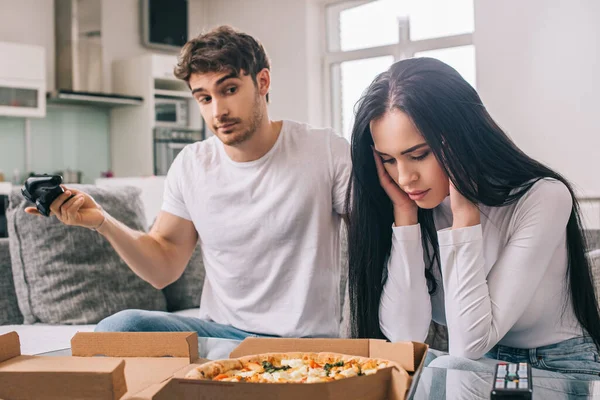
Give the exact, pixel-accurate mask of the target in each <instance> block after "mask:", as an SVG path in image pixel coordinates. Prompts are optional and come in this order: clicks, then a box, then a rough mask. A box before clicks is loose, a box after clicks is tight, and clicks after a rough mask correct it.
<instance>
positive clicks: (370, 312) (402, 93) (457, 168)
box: [346, 58, 600, 346]
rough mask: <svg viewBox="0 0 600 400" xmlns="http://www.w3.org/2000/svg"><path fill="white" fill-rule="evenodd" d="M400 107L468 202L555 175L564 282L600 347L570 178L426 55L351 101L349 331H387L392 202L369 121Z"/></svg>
mask: <svg viewBox="0 0 600 400" xmlns="http://www.w3.org/2000/svg"><path fill="white" fill-rule="evenodd" d="M393 109H397V110H400V111H402V112H404V113H406V114H407V115H408V116H409V117H410V118H411V119H412V121H413V122H414V124H415V125H416V127H417V128H418V130H419V131H420V132H421V134H422V135H423V137H424V138H425V140H426V142H427V144H428V145H429V146H430V147H431V150H432V152H433V154H434V155H435V157H436V158H437V159H438V161H439V163H440V165H441V166H442V168H443V169H444V170H445V172H446V174H447V175H448V177H449V178H450V180H451V181H452V183H453V184H454V185H455V187H456V188H457V190H458V191H459V192H460V193H461V194H462V195H463V196H465V197H466V198H467V199H468V200H470V201H471V202H473V203H475V204H484V205H486V206H491V207H499V206H504V205H508V204H512V203H514V202H516V201H517V200H519V199H520V198H521V197H522V196H523V195H524V194H525V193H527V191H528V190H529V189H530V188H531V187H532V186H533V184H534V183H535V182H537V181H538V180H540V179H543V178H554V179H557V180H559V181H561V182H563V183H564V184H565V185H566V186H567V188H568V189H569V191H570V192H571V197H572V198H573V208H572V210H571V215H570V217H569V221H568V223H567V252H568V269H567V280H568V287H569V292H570V298H571V302H572V304H573V309H574V312H575V316H576V317H577V320H578V321H579V323H580V324H581V325H582V326H583V328H584V329H585V330H586V331H587V333H588V334H589V335H590V336H591V337H592V338H593V339H594V342H595V343H596V345H597V346H598V345H600V315H599V313H598V303H597V300H596V296H595V292H594V286H593V283H592V277H591V272H590V265H589V261H588V259H587V257H586V255H585V251H586V243H585V238H584V235H583V232H582V224H581V219H580V213H579V206H578V203H577V200H576V198H575V195H574V192H573V189H572V187H571V184H570V183H569V182H568V181H567V180H566V179H565V178H563V177H562V176H561V175H560V174H558V173H556V172H554V171H552V170H551V169H550V168H548V167H546V166H545V165H543V164H541V163H539V162H537V161H535V160H533V159H532V158H530V157H528V156H527V155H526V154H525V153H523V152H522V151H521V150H520V149H519V148H518V147H517V146H516V145H515V144H514V143H513V142H512V141H511V140H510V138H509V137H508V136H507V135H506V134H505V133H504V132H503V131H502V129H500V127H499V126H498V125H497V124H496V123H495V122H494V121H493V120H492V118H491V117H490V115H489V114H488V112H487V110H486V109H485V107H484V105H483V104H482V102H481V99H480V98H479V95H478V94H477V92H476V91H475V90H474V89H473V88H472V87H471V86H470V85H469V84H468V83H467V82H466V81H465V80H464V79H463V78H462V77H461V76H460V74H459V73H458V72H456V71H455V70H454V69H453V68H451V67H450V66H448V65H446V64H444V63H443V62H441V61H438V60H436V59H432V58H413V59H408V60H403V61H399V62H397V63H395V64H394V65H392V66H391V67H390V69H389V70H388V71H386V72H384V73H382V74H380V75H379V76H377V77H376V78H375V80H374V81H373V83H371V85H370V86H369V87H368V88H367V90H366V91H365V93H364V94H363V96H362V98H361V99H360V101H359V103H358V104H357V110H356V119H355V123H354V127H353V129H352V164H353V166H352V177H351V181H350V185H349V187H348V192H347V198H346V212H347V213H348V253H349V254H348V256H349V278H348V279H349V291H350V307H351V331H352V336H353V337H360V338H385V337H384V335H383V333H382V332H381V329H380V325H379V302H380V298H381V293H382V289H383V285H384V283H385V277H386V276H387V270H386V267H387V265H386V264H387V259H388V257H389V255H390V249H391V242H392V224H393V221H394V218H393V210H392V204H391V201H390V199H389V198H388V196H387V195H386V193H385V192H384V190H383V189H382V187H381V185H380V184H379V180H378V177H377V171H376V168H375V161H374V159H373V152H372V150H371V146H372V145H373V139H372V136H371V131H370V127H369V123H370V122H371V121H373V120H376V119H378V118H380V117H382V116H383V115H384V114H385V113H386V112H387V111H390V110H393ZM418 220H419V223H420V224H421V231H422V232H423V234H422V242H423V249H424V251H425V256H426V259H427V260H428V265H427V266H426V269H425V275H426V277H427V282H428V285H429V290H430V293H434V292H435V291H436V288H437V282H436V281H435V279H434V277H433V273H432V271H433V268H434V266H435V265H438V266H439V247H438V243H437V233H436V229H435V225H434V221H433V210H426V209H421V208H420V209H419V211H418Z"/></svg>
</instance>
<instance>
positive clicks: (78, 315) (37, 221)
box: [7, 185, 166, 324]
mask: <svg viewBox="0 0 600 400" xmlns="http://www.w3.org/2000/svg"><path fill="white" fill-rule="evenodd" d="M73 188H77V189H80V190H82V191H84V192H86V193H89V194H90V195H91V196H92V197H93V198H94V199H95V200H96V201H97V202H98V203H99V204H100V205H101V206H102V207H103V208H104V209H105V210H106V211H107V212H108V213H109V214H111V215H112V216H114V217H115V218H116V219H117V220H119V221H121V222H122V223H124V224H125V225H127V226H129V227H131V228H133V229H136V230H144V226H145V220H144V210H143V207H142V204H141V201H140V190H139V189H136V188H131V187H122V188H119V189H115V188H111V189H103V188H98V187H95V186H91V185H79V186H77V185H73ZM29 205H30V204H29V203H28V202H26V200H25V199H24V198H23V197H22V195H21V194H20V193H19V191H18V190H15V191H13V192H12V194H11V197H10V203H9V209H8V212H7V217H8V229H9V242H10V254H11V259H12V270H13V278H14V283H15V289H16V293H17V298H18V302H19V308H20V309H21V312H22V313H23V316H24V319H25V323H27V324H31V323H35V322H42V323H48V324H93V323H97V322H99V321H100V320H102V319H103V318H105V317H108V316H109V315H111V314H114V313H116V312H118V311H121V310H125V309H129V308H138V309H144V310H159V311H166V301H165V297H164V295H163V293H162V292H161V291H160V290H157V289H155V288H153V287H152V286H151V285H150V284H148V283H147V282H145V281H143V280H142V279H140V278H139V277H138V276H137V275H135V274H134V273H133V272H132V271H131V270H130V269H129V267H128V266H127V265H126V264H125V262H124V261H122V260H121V258H120V257H119V255H118V254H117V253H116V252H115V250H113V248H112V246H111V245H110V243H109V242H108V241H107V240H106V239H104V238H103V237H102V236H101V235H100V234H98V233H97V232H94V231H92V230H89V229H86V228H81V227H73V226H66V225H64V224H62V223H61V222H59V221H58V220H57V219H56V218H55V217H50V218H45V217H40V216H33V215H29V214H26V213H25V212H24V211H23V210H24V208H25V207H26V206H29Z"/></svg>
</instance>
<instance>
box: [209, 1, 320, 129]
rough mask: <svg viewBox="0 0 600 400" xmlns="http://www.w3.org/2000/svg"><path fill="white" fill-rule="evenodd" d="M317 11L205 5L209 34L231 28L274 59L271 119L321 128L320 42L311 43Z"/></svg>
mask: <svg viewBox="0 0 600 400" xmlns="http://www.w3.org/2000/svg"><path fill="white" fill-rule="evenodd" d="M314 7H316V6H315V5H314V4H312V3H311V2H309V1H307V0H277V1H273V0H252V1H248V0H227V1H223V0H205V13H206V24H207V26H208V27H209V28H213V27H216V26H218V25H223V24H227V25H232V26H233V27H235V28H237V29H240V30H242V31H244V32H246V33H248V34H250V35H252V36H254V37H255V38H257V39H258V40H260V41H261V43H262V44H263V45H264V47H265V49H266V51H267V54H268V55H269V57H270V59H271V71H272V74H271V75H272V77H271V81H272V83H271V94H270V99H271V104H270V106H269V114H270V117H271V118H273V119H280V118H286V119H293V120H297V121H302V122H310V123H312V124H314V125H320V124H321V121H322V117H321V107H320V106H319V105H320V102H321V93H319V91H317V93H315V82H316V83H317V86H319V87H321V86H320V85H319V82H320V79H321V78H320V75H321V70H320V67H319V66H320V63H321V60H320V47H319V45H320V42H319V41H316V42H314V38H313V37H312V36H314V32H315V30H316V29H318V23H319V22H320V16H319V15H318V13H315V8H314ZM308 38H311V39H310V41H309V40H308ZM315 72H316V75H315Z"/></svg>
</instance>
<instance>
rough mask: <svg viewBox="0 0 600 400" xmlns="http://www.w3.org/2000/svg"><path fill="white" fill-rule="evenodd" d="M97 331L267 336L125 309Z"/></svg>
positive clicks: (154, 312)
mask: <svg viewBox="0 0 600 400" xmlns="http://www.w3.org/2000/svg"><path fill="white" fill-rule="evenodd" d="M96 332H198V336H199V337H213V338H220V339H232V340H244V339H245V338H247V337H249V336H251V337H258V336H267V335H261V334H257V333H252V332H246V331H243V330H241V329H237V328H234V327H233V326H229V325H221V324H217V323H216V322H212V321H207V320H203V319H200V318H194V317H185V316H182V315H176V314H171V313H167V312H162V311H145V310H125V311H120V312H118V313H116V314H114V315H111V316H110V317H108V318H105V319H103V320H102V321H100V323H99V324H98V325H96Z"/></svg>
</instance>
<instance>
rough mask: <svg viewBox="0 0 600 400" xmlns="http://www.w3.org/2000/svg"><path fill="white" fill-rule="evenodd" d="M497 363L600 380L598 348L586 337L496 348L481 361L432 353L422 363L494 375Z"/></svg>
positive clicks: (552, 373) (538, 372) (536, 371)
mask: <svg viewBox="0 0 600 400" xmlns="http://www.w3.org/2000/svg"><path fill="white" fill-rule="evenodd" d="M499 361H506V362H516V363H519V362H527V363H530V364H531V367H532V368H534V370H533V371H532V373H533V375H534V376H536V375H538V376H545V377H560V376H562V377H565V378H577V379H583V380H600V357H599V356H598V348H597V347H596V345H595V344H594V341H593V340H592V339H591V338H590V337H587V336H585V337H584V336H580V337H575V338H572V339H568V340H564V341H562V342H559V343H556V344H551V345H548V346H543V347H538V348H535V349H517V348H513V347H508V346H502V345H496V346H494V347H493V348H492V349H491V350H490V351H489V352H488V353H487V354H486V355H485V357H484V358H482V359H480V360H469V359H466V358H462V357H455V356H450V355H445V354H444V353H441V352H438V351H436V350H433V351H431V352H430V353H428V354H427V358H426V361H425V363H426V365H427V366H430V367H438V368H449V369H458V370H463V371H472V372H490V373H493V372H494V368H495V365H496V364H497V363H498V362H499ZM540 370H541V371H540Z"/></svg>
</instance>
